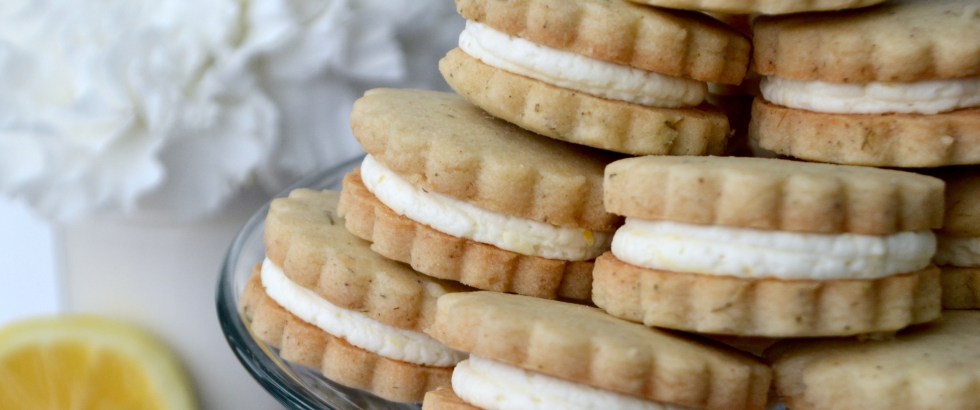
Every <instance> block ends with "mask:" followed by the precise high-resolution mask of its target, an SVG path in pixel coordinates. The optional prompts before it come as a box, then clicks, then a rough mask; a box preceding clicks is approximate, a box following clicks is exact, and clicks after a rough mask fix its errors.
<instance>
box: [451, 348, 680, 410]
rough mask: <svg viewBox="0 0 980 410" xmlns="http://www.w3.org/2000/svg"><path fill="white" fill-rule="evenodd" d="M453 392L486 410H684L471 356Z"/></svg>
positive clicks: (458, 373)
mask: <svg viewBox="0 0 980 410" xmlns="http://www.w3.org/2000/svg"><path fill="white" fill-rule="evenodd" d="M452 385H453V391H454V392H455V393H456V395H457V396H459V398H461V399H463V400H464V401H466V402H467V403H470V404H472V405H474V406H477V407H480V408H482V409H486V410H535V409H541V410H552V409H564V410H608V409H621V410H660V409H682V408H683V407H678V406H672V405H668V404H662V403H657V402H653V401H649V400H643V399H640V398H638V397H633V396H629V395H625V394H622V393H616V392H613V391H610V390H603V389H598V388H595V387H592V386H588V385H584V384H581V383H575V382H571V381H567V380H562V379H559V378H556V377H551V376H548V375H545V374H541V373H536V372H532V371H528V370H524V369H521V368H517V367H513V366H510V365H507V364H504V363H500V362H497V361H493V360H489V359H483V358H480V357H476V356H470V358H469V359H467V360H464V361H462V362H460V363H459V364H458V365H457V366H456V368H455V369H453V380H452Z"/></svg>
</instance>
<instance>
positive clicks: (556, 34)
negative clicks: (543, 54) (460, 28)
mask: <svg viewBox="0 0 980 410" xmlns="http://www.w3.org/2000/svg"><path fill="white" fill-rule="evenodd" d="M456 8H457V10H458V11H459V13H460V14H461V15H462V16H463V17H464V18H465V19H466V20H469V21H475V22H478V23H481V24H484V25H486V26H489V27H491V28H493V29H494V30H497V31H500V32H502V33H505V34H507V35H509V36H513V37H518V38H522V39H525V40H527V41H530V42H533V43H536V44H540V45H542V46H546V47H549V48H552V49H557V50H561V51H565V52H569V53H574V54H578V55H583V56H586V57H589V58H590V59H595V60H600V61H605V62H609V63H612V64H618V65H623V66H629V67H635V68H637V69H640V70H645V71H652V72H655V73H659V74H663V75H668V76H674V77H682V78H690V79H694V80H697V81H701V82H713V83H725V84H738V83H739V82H741V81H742V77H743V76H744V75H745V72H746V67H747V66H748V57H749V55H748V51H749V48H750V46H749V42H748V40H746V39H745V38H744V37H742V36H740V35H737V34H734V32H733V31H731V30H730V29H729V28H728V27H726V26H724V25H722V24H719V23H717V22H716V21H714V20H712V19H710V18H706V17H704V16H700V15H697V14H693V13H681V12H674V11H667V10H663V9H655V8H651V7H644V6H640V5H634V4H630V3H629V2H626V1H622V0H611V1H604V0H586V1H574V2H572V1H564V0H516V1H506V2H502V1H488V0H457V1H456ZM681 39H683V41H681Z"/></svg>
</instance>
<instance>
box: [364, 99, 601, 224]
mask: <svg viewBox="0 0 980 410" xmlns="http://www.w3.org/2000/svg"><path fill="white" fill-rule="evenodd" d="M351 123H352V127H353V130H354V136H355V137H356V138H357V140H358V141H360V143H361V145H362V146H363V147H364V150H365V151H367V152H368V153H369V154H371V155H372V156H373V157H374V158H375V159H377V160H378V162H380V163H381V164H383V165H384V166H386V167H387V168H389V169H391V170H392V171H393V172H395V173H397V174H399V175H400V176H401V177H403V178H405V179H406V180H408V181H409V182H411V183H412V184H415V185H417V186H419V187H421V188H423V189H426V190H429V191H432V192H437V193H440V194H443V195H447V196H450V197H453V198H455V199H459V200H461V201H465V202H469V203H471V204H473V205H476V206H478V207H481V208H484V209H487V210H490V211H494V212H497V213H502V214H505V215H512V216H517V217H522V218H527V219H532V220H536V221H539V222H544V223H549V224H552V225H558V226H574V227H582V228H587V229H593V230H598V231H610V230H613V229H615V227H616V226H618V224H619V222H620V218H618V217H617V216H615V215H612V214H610V213H608V212H606V211H605V209H604V208H603V207H602V172H603V169H604V167H605V165H606V164H608V163H609V162H611V161H612V160H614V159H616V157H614V156H612V155H611V154H610V153H607V152H602V151H599V150H595V149H589V148H586V147H581V146H576V145H573V144H568V143H564V142H561V141H556V140H553V139H551V138H545V137H543V136H540V135H537V134H534V133H531V132H530V131H526V130H523V129H521V128H519V127H517V126H515V125H512V124H510V123H507V122H505V121H502V120H499V119H496V118H494V117H491V116H490V115H489V114H487V113H486V112H484V111H483V110H480V109H479V108H477V107H476V106H474V105H472V104H470V103H468V102H467V101H466V100H464V99H463V98H462V97H459V96H457V95H455V94H450V93H442V92H435V91H420V90H395V89H375V90H371V91H368V92H367V93H366V94H365V95H364V96H363V97H361V98H360V99H359V100H357V102H355V103H354V111H353V113H352V115H351Z"/></svg>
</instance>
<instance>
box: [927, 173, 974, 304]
mask: <svg viewBox="0 0 980 410" xmlns="http://www.w3.org/2000/svg"><path fill="white" fill-rule="evenodd" d="M933 175H935V176H937V177H939V178H941V179H942V180H943V181H945V182H946V213H945V221H944V222H943V228H942V229H941V230H939V231H937V235H936V239H937V244H938V246H937V249H936V256H935V257H934V258H933V261H934V262H935V263H936V265H939V269H941V270H942V283H943V308H945V309H978V308H980V170H978V169H974V168H970V167H950V168H946V169H943V170H942V171H939V172H935V173H934V174H933Z"/></svg>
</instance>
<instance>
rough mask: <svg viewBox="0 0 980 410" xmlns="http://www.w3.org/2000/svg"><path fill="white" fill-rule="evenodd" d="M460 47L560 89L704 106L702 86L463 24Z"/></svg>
mask: <svg viewBox="0 0 980 410" xmlns="http://www.w3.org/2000/svg"><path fill="white" fill-rule="evenodd" d="M459 48H460V49H462V50H463V51H465V52H466V54H469V55H471V56H473V57H475V58H477V59H479V60H480V61H482V62H484V63H485V64H487V65H490V66H493V67H497V68H499V69H502V70H506V71H509V72H512V73H515V74H520V75H523V76H526V77H531V78H534V79H536V80H540V81H543V82H546V83H548V84H552V85H556V86H558V87H562V88H568V89H571V90H576V91H581V92H583V93H587V94H592V95H595V96H599V97H603V98H608V99H612V100H621V101H627V102H631V103H636V104H642V105H648V106H653V107H668V108H675V107H690V106H696V105H698V104H700V103H701V102H702V101H704V98H705V95H706V94H707V85H706V84H705V83H702V82H699V81H695V80H690V79H686V78H680V77H673V76H668V75H663V74H658V73H654V72H651V71H645V70H640V69H637V68H633V67H629V66H625V65H620V64H613V63H609V62H605V61H600V60H596V59H593V58H589V57H586V56H583V55H581V54H576V53H570V52H567V51H561V50H556V49H553V48H550V47H546V46H542V45H538V44H535V43H533V42H530V41H527V40H524V39H522V38H518V37H513V36H510V35H508V34H505V33H502V32H499V31H497V30H494V29H492V28H490V27H488V26H486V25H484V24H481V23H477V22H475V21H467V22H466V29H464V30H463V32H462V33H461V34H460V35H459Z"/></svg>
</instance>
